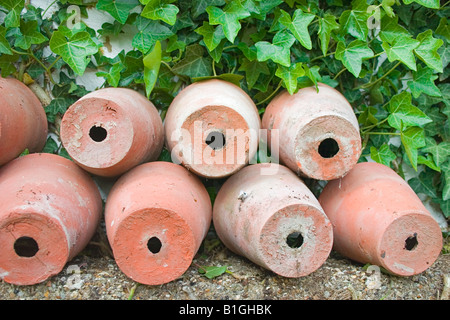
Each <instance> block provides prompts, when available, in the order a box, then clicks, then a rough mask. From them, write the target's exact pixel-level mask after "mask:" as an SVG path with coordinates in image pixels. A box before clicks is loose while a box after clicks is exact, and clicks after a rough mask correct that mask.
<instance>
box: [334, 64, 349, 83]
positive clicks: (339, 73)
mask: <svg viewBox="0 0 450 320" xmlns="http://www.w3.org/2000/svg"><path fill="white" fill-rule="evenodd" d="M346 70H347V68H345V67H344V68H343V69H342V70H341V71H339V72H338V73H337V74H336V76H335V77H334V78H333V80H336V79H337V78H339V76H340V75H341V74H342V73H343V72H344V71H346Z"/></svg>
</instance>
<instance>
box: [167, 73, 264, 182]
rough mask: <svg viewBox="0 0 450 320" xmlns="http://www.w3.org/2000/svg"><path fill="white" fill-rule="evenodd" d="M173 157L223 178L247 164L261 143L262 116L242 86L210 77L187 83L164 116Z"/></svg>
mask: <svg viewBox="0 0 450 320" xmlns="http://www.w3.org/2000/svg"><path fill="white" fill-rule="evenodd" d="M164 126H165V136H166V144H167V147H168V149H169V150H170V151H171V154H172V160H173V161H174V162H176V163H181V164H182V165H184V166H185V167H187V168H188V169H189V170H190V171H192V172H194V173H195V174H197V175H199V176H202V177H206V178H223V177H227V176H230V175H231V174H233V173H235V172H237V171H238V170H240V169H241V168H242V167H244V166H245V165H247V164H248V163H249V161H250V160H251V159H252V158H253V157H254V155H255V154H256V150H257V148H258V139H259V138H258V137H259V130H260V127H261V120H260V117H259V114H258V110H257V109H256V106H255V103H254V102H253V101H252V99H251V98H250V97H249V96H248V95H247V93H246V92H245V91H244V90H242V89H241V88H239V87H238V86H236V85H234V84H232V83H230V82H227V81H223V80H217V79H213V80H206V81H201V82H196V83H193V84H191V85H189V86H187V87H186V88H184V89H183V90H182V91H181V92H180V93H179V94H178V95H177V96H176V97H175V99H174V100H173V101H172V103H171V104H170V107H169V109H168V111H167V115H166V118H165V123H164Z"/></svg>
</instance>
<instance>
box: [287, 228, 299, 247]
mask: <svg viewBox="0 0 450 320" xmlns="http://www.w3.org/2000/svg"><path fill="white" fill-rule="evenodd" d="M286 243H287V245H288V246H289V247H290V248H293V249H297V248H300V247H301V246H302V244H303V236H302V234H301V233H300V232H292V233H291V234H289V235H288V236H287V238H286Z"/></svg>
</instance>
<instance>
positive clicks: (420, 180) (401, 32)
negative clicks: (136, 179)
mask: <svg viewBox="0 0 450 320" xmlns="http://www.w3.org/2000/svg"><path fill="white" fill-rule="evenodd" d="M33 3H34V1H31V2H30V1H25V0H3V1H1V3H0V69H1V75H2V76H3V77H7V76H14V77H16V78H18V79H19V80H21V81H23V82H24V83H26V84H28V85H32V84H34V86H33V88H34V90H35V92H37V93H38V95H39V96H40V97H41V100H42V101H47V103H44V105H45V110H46V112H47V115H48V119H49V123H50V125H51V128H52V130H53V133H54V134H55V135H56V138H55V137H54V136H53V137H50V138H49V141H48V143H47V146H46V148H45V151H46V152H55V153H63V154H64V152H65V151H64V148H62V147H61V146H60V144H59V143H58V139H57V136H58V131H59V130H58V127H59V121H60V119H61V117H62V115H63V114H64V112H65V111H66V110H67V108H68V107H69V106H70V105H71V104H72V103H73V102H74V101H76V99H78V98H79V97H82V96H83V95H85V94H86V93H87V92H88V91H87V90H86V88H85V87H83V86H82V85H80V82H79V81H77V79H79V77H80V76H82V75H84V74H86V72H88V71H90V72H94V74H95V75H96V76H97V77H101V78H104V84H103V86H104V87H109V86H111V87H129V88H133V89H135V90H139V91H140V92H142V93H144V94H145V95H146V96H147V97H148V98H149V99H151V101H152V102H154V104H155V105H156V106H157V107H158V108H159V109H160V110H161V115H162V117H164V115H165V112H166V110H167V107H168V106H169V104H170V102H171V101H172V99H173V98H174V96H176V94H177V93H178V92H179V90H180V89H181V88H182V87H184V86H186V85H188V84H190V83H192V82H195V81H201V80H204V79H209V78H220V79H224V80H227V81H231V82H233V83H236V84H239V85H240V86H241V87H242V88H243V89H244V90H245V91H246V92H248V93H249V95H250V96H251V97H252V98H253V99H254V101H255V103H256V104H257V106H258V108H259V110H260V113H261V114H262V113H264V110H265V107H266V106H267V104H268V103H269V102H270V100H271V99H272V98H273V97H274V96H275V95H276V94H277V93H278V92H280V90H282V89H283V88H285V89H287V90H288V91H289V93H291V94H293V93H295V92H297V91H298V90H299V89H300V88H303V87H306V86H316V85H317V83H318V82H322V83H326V84H328V85H330V86H332V87H335V88H336V89H338V90H339V91H340V92H342V93H343V94H344V95H345V97H346V98H347V99H348V101H349V102H350V103H351V104H352V106H353V108H354V111H355V113H356V115H357V117H358V121H359V124H360V129H361V136H362V140H363V154H362V156H361V159H360V161H367V160H368V159H369V158H370V159H372V160H374V161H377V162H380V163H383V164H385V165H387V166H390V167H391V168H393V169H394V170H396V171H397V172H398V173H399V174H400V175H401V176H402V177H404V178H405V179H407V180H408V182H409V184H410V185H411V187H412V188H413V189H414V190H415V191H416V192H417V193H418V194H422V195H425V196H427V197H429V199H431V200H432V202H433V203H434V204H435V205H436V206H438V207H440V209H441V210H442V212H443V213H444V215H445V216H446V217H450V201H449V200H450V160H449V154H450V142H449V137H450V129H449V128H450V127H449V116H450V115H449V112H450V106H449V104H450V100H449V96H450V84H449V83H448V81H447V78H448V76H449V71H448V70H449V69H448V68H447V66H448V64H449V61H450V51H449V41H450V31H449V23H448V17H449V13H450V6H449V1H447V2H446V1H439V0H354V1H352V2H350V1H343V0H321V1H313V0H284V1H283V0H178V1H176V0H99V1H89V0H60V1H53V3H51V5H50V6H49V8H40V7H37V6H33ZM54 6H58V10H56V12H55V13H53V14H49V13H50V12H54V11H53V10H52V8H53V7H54ZM95 10H97V11H99V12H100V13H102V14H103V15H104V18H105V22H104V23H102V24H101V25H100V26H99V27H93V24H89V23H88V17H89V16H90V15H91V14H92V12H94V11H95ZM95 25H98V24H95ZM124 35H128V38H127V41H128V45H129V47H130V48H129V49H126V50H125V49H124V50H122V51H120V52H118V53H117V55H115V56H114V57H110V56H108V55H107V54H106V53H107V52H109V50H110V45H111V43H114V41H116V40H117V39H119V38H121V39H123V38H124ZM36 84H38V86H36ZM45 96H47V98H49V99H47V100H46V99H44V97H45ZM163 156H165V157H167V153H163ZM411 172H412V173H416V174H413V175H411V174H410V173H411ZM411 177H412V178H411Z"/></svg>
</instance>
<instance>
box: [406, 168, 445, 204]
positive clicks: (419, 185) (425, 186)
mask: <svg viewBox="0 0 450 320" xmlns="http://www.w3.org/2000/svg"><path fill="white" fill-rule="evenodd" d="M408 184H409V186H410V187H411V188H412V189H413V190H414V192H416V193H423V194H425V195H427V196H430V197H432V198H437V197H438V195H437V193H436V188H435V187H434V186H433V175H430V174H426V173H425V172H421V173H420V174H419V177H415V178H412V179H409V180H408Z"/></svg>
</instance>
